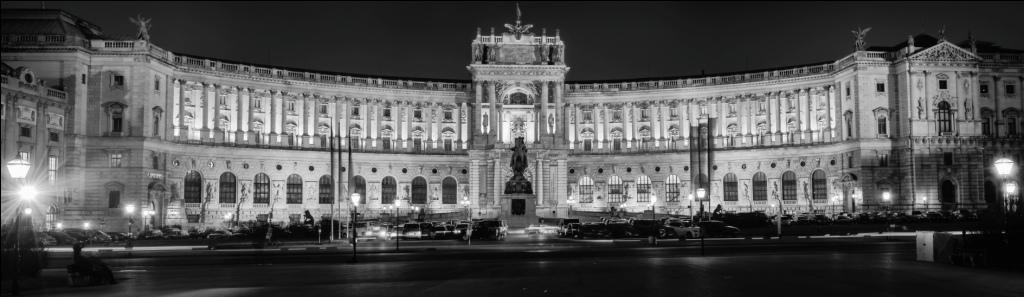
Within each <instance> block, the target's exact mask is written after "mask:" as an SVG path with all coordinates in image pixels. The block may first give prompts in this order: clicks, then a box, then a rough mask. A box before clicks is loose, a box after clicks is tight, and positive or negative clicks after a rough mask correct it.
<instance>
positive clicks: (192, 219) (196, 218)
mask: <svg viewBox="0 0 1024 297" xmlns="http://www.w3.org/2000/svg"><path fill="white" fill-rule="evenodd" d="M264 216H265V215H264ZM257 217H258V216H257ZM185 219H186V220H188V222H189V223H199V215H197V214H187V215H185Z"/></svg>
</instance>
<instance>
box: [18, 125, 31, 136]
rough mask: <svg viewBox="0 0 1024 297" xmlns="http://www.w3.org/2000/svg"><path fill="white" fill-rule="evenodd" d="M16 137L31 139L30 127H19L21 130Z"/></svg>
mask: <svg viewBox="0 0 1024 297" xmlns="http://www.w3.org/2000/svg"><path fill="white" fill-rule="evenodd" d="M18 136H21V137H32V128H31V127H26V126H21V130H19V133H18Z"/></svg>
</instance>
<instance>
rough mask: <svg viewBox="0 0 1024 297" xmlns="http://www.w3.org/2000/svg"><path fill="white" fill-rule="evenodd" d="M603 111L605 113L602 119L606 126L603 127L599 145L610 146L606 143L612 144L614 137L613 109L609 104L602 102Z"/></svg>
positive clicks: (601, 146) (602, 146)
mask: <svg viewBox="0 0 1024 297" xmlns="http://www.w3.org/2000/svg"><path fill="white" fill-rule="evenodd" d="M601 112H603V113H604V117H603V118H602V119H600V120H601V122H602V124H603V125H604V127H603V128H602V129H601V130H602V131H601V142H598V147H600V148H608V147H609V146H610V145H605V144H610V143H611V139H612V125H611V118H612V110H611V109H610V108H609V107H608V104H604V103H602V104H601Z"/></svg>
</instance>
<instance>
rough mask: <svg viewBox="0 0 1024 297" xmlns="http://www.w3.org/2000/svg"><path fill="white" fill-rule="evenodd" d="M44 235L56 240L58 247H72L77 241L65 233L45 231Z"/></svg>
mask: <svg viewBox="0 0 1024 297" xmlns="http://www.w3.org/2000/svg"><path fill="white" fill-rule="evenodd" d="M44 233H46V234H47V235H50V236H51V237H53V238H54V239H56V240H57V244H58V245H72V244H75V243H78V241H79V240H78V239H75V238H74V237H71V236H70V235H68V234H67V233H64V231H46V232H44Z"/></svg>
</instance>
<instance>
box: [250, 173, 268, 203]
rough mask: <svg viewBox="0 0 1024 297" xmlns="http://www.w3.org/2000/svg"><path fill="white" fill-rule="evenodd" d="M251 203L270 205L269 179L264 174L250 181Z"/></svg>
mask: <svg viewBox="0 0 1024 297" xmlns="http://www.w3.org/2000/svg"><path fill="white" fill-rule="evenodd" d="M252 190H253V191H252V203H262V204H269V203H270V177H269V176H267V175H266V174H264V173H260V174H257V175H256V178H253V179H252Z"/></svg>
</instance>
